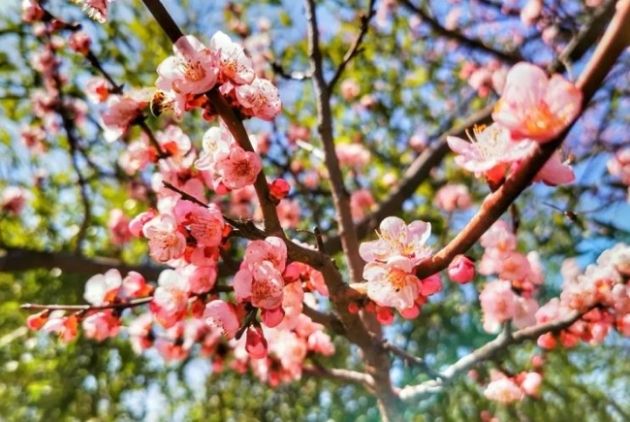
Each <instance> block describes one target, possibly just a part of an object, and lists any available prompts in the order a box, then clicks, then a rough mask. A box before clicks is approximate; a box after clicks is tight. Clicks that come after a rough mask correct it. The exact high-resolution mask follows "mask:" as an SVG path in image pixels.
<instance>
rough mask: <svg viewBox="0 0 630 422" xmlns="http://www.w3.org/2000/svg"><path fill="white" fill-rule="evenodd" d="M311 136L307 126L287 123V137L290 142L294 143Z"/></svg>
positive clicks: (306, 139)
mask: <svg viewBox="0 0 630 422" xmlns="http://www.w3.org/2000/svg"><path fill="white" fill-rule="evenodd" d="M310 137H311V132H310V130H309V129H308V128H307V127H304V126H298V125H296V124H294V123H291V124H289V129H287V139H288V140H289V142H291V143H292V144H295V143H296V142H297V141H308V139H309V138H310Z"/></svg>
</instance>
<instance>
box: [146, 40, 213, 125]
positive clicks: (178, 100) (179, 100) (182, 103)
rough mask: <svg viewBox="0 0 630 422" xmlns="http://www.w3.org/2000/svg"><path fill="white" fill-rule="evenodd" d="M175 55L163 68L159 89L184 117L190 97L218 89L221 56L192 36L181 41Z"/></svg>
mask: <svg viewBox="0 0 630 422" xmlns="http://www.w3.org/2000/svg"><path fill="white" fill-rule="evenodd" d="M173 52H174V55H172V56H169V57H167V58H166V59H164V61H162V63H160V64H159V66H158V68H157V73H158V75H159V76H158V78H157V81H156V82H155V85H156V87H157V88H158V89H160V90H163V91H164V92H165V93H166V94H167V95H168V96H169V97H170V98H171V99H172V100H173V101H174V103H173V106H174V110H175V113H176V114H178V115H180V114H181V113H182V112H183V111H184V110H185V109H186V103H187V101H188V99H189V97H190V96H193V95H198V94H203V93H205V92H208V91H210V90H211V89H212V88H213V87H214V86H215V84H216V82H217V77H218V74H219V63H218V53H215V52H213V51H212V50H210V49H209V48H207V47H206V46H205V45H203V43H201V41H199V40H198V39H197V38H195V37H194V36H192V35H186V36H182V37H180V38H179V39H178V40H177V41H176V42H175V44H173Z"/></svg>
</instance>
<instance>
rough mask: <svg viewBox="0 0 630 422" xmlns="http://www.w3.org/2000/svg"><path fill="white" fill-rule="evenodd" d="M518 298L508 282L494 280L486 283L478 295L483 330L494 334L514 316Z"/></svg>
mask: <svg viewBox="0 0 630 422" xmlns="http://www.w3.org/2000/svg"><path fill="white" fill-rule="evenodd" d="M517 299H518V297H517V296H516V294H514V292H513V291H512V285H511V284H510V282H509V281H503V280H495V281H491V282H490V283H487V284H486V285H485V287H484V289H483V291H482V292H481V295H479V300H480V301H481V310H482V311H483V328H484V329H485V330H486V331H487V332H490V333H496V332H498V331H499V329H500V328H501V324H502V323H504V322H506V321H509V320H510V319H512V317H513V316H514V312H515V310H516V306H517Z"/></svg>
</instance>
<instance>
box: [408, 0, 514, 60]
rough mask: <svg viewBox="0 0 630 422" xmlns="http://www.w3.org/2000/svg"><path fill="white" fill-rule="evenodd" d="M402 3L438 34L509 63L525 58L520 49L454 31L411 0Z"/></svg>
mask: <svg viewBox="0 0 630 422" xmlns="http://www.w3.org/2000/svg"><path fill="white" fill-rule="evenodd" d="M400 3H401V4H402V5H403V6H404V7H406V8H407V9H408V10H409V11H411V12H412V13H415V14H416V15H418V16H419V17H420V18H421V19H422V22H426V23H427V24H428V25H429V26H430V27H431V29H433V31H435V32H436V33H437V34H439V35H442V36H444V37H447V38H450V39H452V40H455V41H457V42H458V43H459V44H461V45H462V46H465V47H470V48H474V49H476V50H479V51H483V52H484V53H488V54H491V55H493V56H495V57H496V58H498V59H500V60H501V61H503V62H505V63H508V64H515V63H518V62H520V61H521V60H523V57H522V56H521V55H520V53H519V52H518V51H510V52H505V51H501V50H497V49H496V48H494V47H490V46H488V45H486V44H484V43H483V42H482V41H481V40H478V39H474V38H469V37H467V36H465V35H464V34H462V33H461V32H459V31H452V30H450V29H447V28H445V27H444V26H442V24H441V23H440V22H439V21H438V20H437V19H435V18H434V17H433V16H431V15H429V14H428V13H427V12H425V11H424V10H423V9H422V7H419V6H416V5H415V4H413V3H412V2H411V1H410V0H400Z"/></svg>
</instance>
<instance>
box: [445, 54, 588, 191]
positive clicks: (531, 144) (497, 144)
mask: <svg viewBox="0 0 630 422" xmlns="http://www.w3.org/2000/svg"><path fill="white" fill-rule="evenodd" d="M581 105H582V94H581V92H580V91H579V90H578V89H577V88H576V87H575V86H573V85H572V84H571V83H569V82H567V81H566V80H565V79H563V78H562V77H561V76H559V75H554V76H553V77H552V78H551V79H548V78H547V75H546V74H545V72H544V71H543V70H542V69H540V68H538V67H536V66H534V65H531V64H528V63H518V64H516V65H515V66H514V67H513V68H512V69H511V70H510V71H509V73H508V75H507V78H506V81H505V87H504V89H503V94H502V96H501V98H500V99H499V101H498V103H497V105H496V107H495V110H494V112H493V114H492V117H493V118H494V120H495V123H494V124H492V125H490V126H488V127H484V126H481V127H477V128H475V135H474V137H473V136H470V142H467V141H465V140H463V139H460V138H457V137H454V136H450V137H448V138H447V141H448V144H449V146H450V147H451V149H452V150H453V151H454V152H456V153H457V154H458V155H457V157H455V162H456V163H457V164H458V165H459V166H461V167H462V168H464V169H466V170H468V171H471V172H474V173H475V175H476V176H477V177H481V176H483V177H485V178H486V179H487V180H488V182H489V183H491V184H494V185H496V184H498V183H501V182H502V181H503V179H504V178H505V177H507V176H508V175H509V174H510V172H511V171H514V169H516V168H518V166H519V165H520V164H521V163H522V162H523V160H524V159H525V158H527V156H529V155H530V154H531V153H532V151H533V149H534V148H535V147H536V143H537V142H538V143H544V142H548V141H550V140H552V139H553V138H554V137H556V136H557V135H558V134H560V133H561V132H562V131H563V130H564V129H565V128H566V127H567V126H568V125H569V124H570V123H571V122H572V121H573V119H575V117H576V116H577V114H578V113H579V111H580V107H581ZM574 178H575V176H574V174H573V170H572V169H571V167H569V166H568V165H566V164H564V163H562V161H561V157H560V153H559V152H556V153H555V154H554V155H552V157H551V158H550V159H549V161H547V163H546V164H545V166H544V167H543V168H542V169H541V170H540V172H539V173H538V175H537V177H536V180H541V181H543V182H544V183H546V184H548V185H554V186H555V185H559V184H566V183H571V182H572V181H573V180H574Z"/></svg>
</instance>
